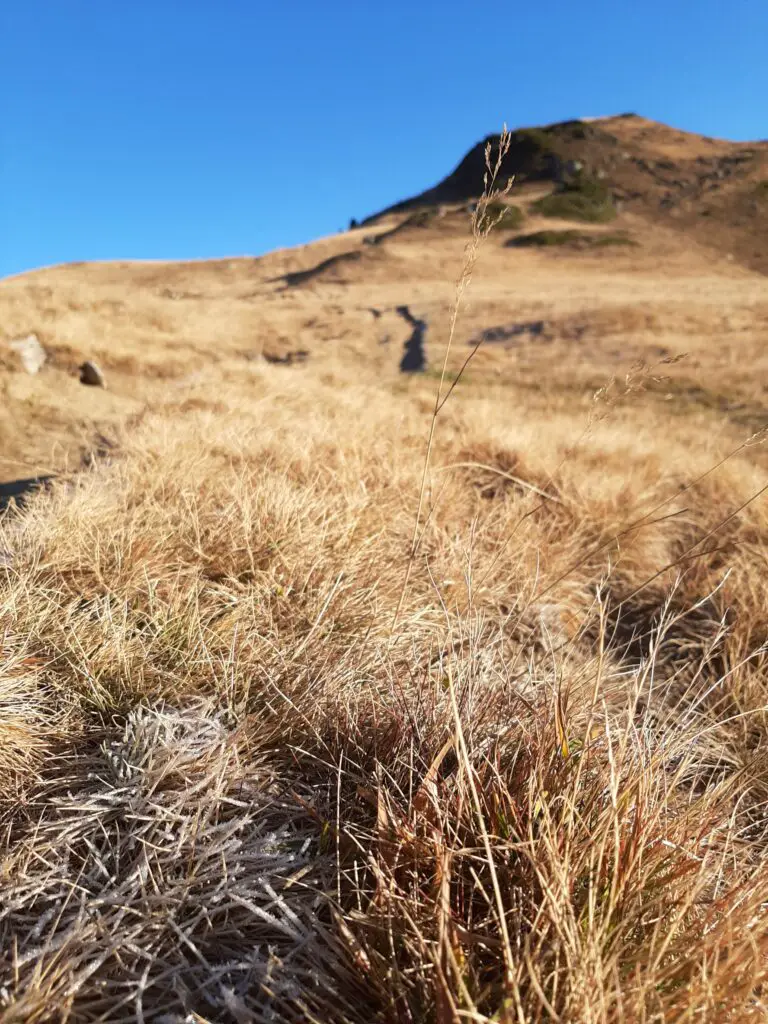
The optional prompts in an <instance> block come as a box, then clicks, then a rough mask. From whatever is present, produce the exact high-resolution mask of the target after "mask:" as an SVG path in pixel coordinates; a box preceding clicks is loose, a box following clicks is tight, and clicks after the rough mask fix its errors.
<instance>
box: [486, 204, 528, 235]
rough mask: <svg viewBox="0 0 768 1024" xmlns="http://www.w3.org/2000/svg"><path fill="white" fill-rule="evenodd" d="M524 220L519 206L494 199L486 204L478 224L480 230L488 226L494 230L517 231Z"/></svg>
mask: <svg viewBox="0 0 768 1024" xmlns="http://www.w3.org/2000/svg"><path fill="white" fill-rule="evenodd" d="M524 220H525V214H524V213H523V211H522V210H521V209H520V207H519V206H512V205H511V204H507V203H503V202H501V200H498V199H495V200H492V201H491V202H490V203H488V205H487V206H486V208H485V210H484V211H483V215H482V217H481V218H480V221H479V224H478V226H479V228H480V230H481V231H485V230H486V229H488V228H492V229H493V230H494V231H517V230H518V229H519V228H520V226H521V225H522V223H523V221H524Z"/></svg>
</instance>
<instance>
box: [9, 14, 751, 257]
mask: <svg viewBox="0 0 768 1024" xmlns="http://www.w3.org/2000/svg"><path fill="white" fill-rule="evenodd" d="M0 8H2V11H1V12H0V89H1V90H2V93H1V94H2V109H1V110H0V276H5V275H7V274H12V273H18V272H20V271H23V270H27V269H31V268H34V267H39V266H44V265H48V264H52V263H60V262H65V261H71V260H101V259H129V258H153V259H156V258H168V259H172V258H198V257H218V256H228V255H239V254H259V253H262V252H265V251H268V250H269V249H273V248H276V247H282V246H289V245H295V244H299V243H302V242H305V241H308V240H310V239H312V238H315V237H318V236H320V235H323V234H329V233H332V232H335V231H337V230H340V229H341V228H344V227H346V225H347V223H348V222H349V219H350V217H358V218H359V217H363V216H365V215H367V214H369V213H372V212H373V211H375V210H376V209H378V208H380V207H382V206H385V205H388V204H389V203H391V202H394V201H396V200H398V199H401V198H404V197H405V196H407V195H410V194H412V193H414V192H416V191H419V190H421V189H422V188H425V187H427V186H429V185H431V184H434V183H435V181H437V180H438V179H440V178H441V177H443V176H444V175H445V174H447V173H448V172H449V171H450V170H452V169H453V167H454V166H455V165H456V163H458V161H459V159H460V158H461V157H462V155H463V154H464V152H465V151H466V150H467V149H469V148H470V146H472V145H473V144H474V143H475V142H476V141H478V140H479V139H480V138H482V137H483V136H484V135H486V134H487V133H489V132H492V131H496V130H498V129H499V128H500V127H501V125H502V123H503V122H507V123H508V124H509V126H510V127H516V126H519V125H531V124H540V123H546V122H551V121H556V120H563V119H566V118H570V117H578V116H590V115H602V114H609V113H622V112H626V111H635V112H637V113H641V114H644V115H645V116H647V117H651V118H655V119H658V120H661V121H666V122H667V123H670V124H673V125H675V126H677V127H680V128H684V129H688V130H690V131H697V132H701V133H703V134H708V135H715V136H720V137H724V138H733V139H754V138H765V137H766V136H768V100H767V98H768V57H767V56H766V55H767V54H768V2H766V0H728V2H727V0H665V2H660V0H645V2H640V0H613V2H608V0H592V2H590V0H580V2H578V3H573V2H566V0H548V2H547V3H546V4H543V3H519V4H516V3H509V2H499V0H496V2H495V3H491V4H470V3H466V2H465V3H458V2H455V0H442V2H435V3H432V2H422V0H410V2H407V0H387V2H386V3H384V2H379V3H375V2H367V0H357V2H347V0H343V2H342V0H325V2H319V0H317V2H309V0H293V2H289V0H274V2H270V3H267V2H263V0H4V2H1V3H0Z"/></svg>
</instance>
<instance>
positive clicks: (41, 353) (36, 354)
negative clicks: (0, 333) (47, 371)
mask: <svg viewBox="0 0 768 1024" xmlns="http://www.w3.org/2000/svg"><path fill="white" fill-rule="evenodd" d="M8 347H9V349H10V350H11V352H13V354H14V357H15V361H16V362H17V363H18V368H19V369H20V370H26V372H27V373H29V374H32V375H34V374H36V373H37V372H38V370H39V369H40V368H41V366H43V364H44V363H45V360H46V358H47V356H46V353H45V349H44V348H43V346H42V345H41V344H40V342H39V340H38V337H37V335H36V334H28V335H27V336H26V338H15V339H14V340H13V341H10V342H9V343H8Z"/></svg>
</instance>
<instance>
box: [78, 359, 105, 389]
mask: <svg viewBox="0 0 768 1024" xmlns="http://www.w3.org/2000/svg"><path fill="white" fill-rule="evenodd" d="M80 383H81V384H88V385H90V386H91V387H92V388H105V387H106V386H107V382H106V380H105V379H104V374H103V373H102V372H101V370H100V369H99V367H98V365H97V364H96V363H94V362H91V360H90V359H86V361H85V362H84V363H83V365H82V366H81V367H80Z"/></svg>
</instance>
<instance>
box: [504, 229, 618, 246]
mask: <svg viewBox="0 0 768 1024" xmlns="http://www.w3.org/2000/svg"><path fill="white" fill-rule="evenodd" d="M636 244H637V243H636V242H634V241H632V239H631V238H630V237H629V236H628V235H625V234H620V233H616V234H612V235H593V234H587V232H585V231H572V230H569V231H533V232H531V234H529V235H518V236H517V238H510V240H509V241H508V242H507V243H506V245H507V246H509V247H510V248H514V249H523V248H533V247H539V248H546V247H548V246H554V245H578V246H579V247H583V248H592V249H604V248H608V247H610V246H613V245H636Z"/></svg>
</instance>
